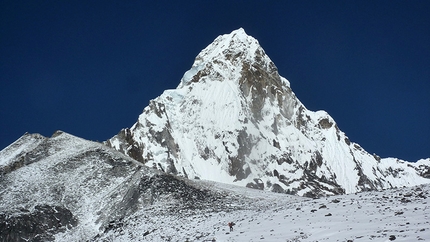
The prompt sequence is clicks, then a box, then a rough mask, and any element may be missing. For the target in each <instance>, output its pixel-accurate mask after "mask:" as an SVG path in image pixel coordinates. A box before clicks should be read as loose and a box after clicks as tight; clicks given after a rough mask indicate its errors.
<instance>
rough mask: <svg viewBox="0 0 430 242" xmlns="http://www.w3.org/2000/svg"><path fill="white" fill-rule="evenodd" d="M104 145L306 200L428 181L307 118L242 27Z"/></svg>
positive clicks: (159, 164) (415, 169) (326, 119)
mask: <svg viewBox="0 0 430 242" xmlns="http://www.w3.org/2000/svg"><path fill="white" fill-rule="evenodd" d="M106 143H107V144H108V145H109V146H111V147H114V148H115V149H117V150H120V151H122V152H124V153H125V154H127V155H129V156H131V157H133V158H134V159H136V160H138V161H141V162H142V163H144V164H146V165H148V166H150V167H154V168H158V169H160V170H162V171H165V172H168V173H173V174H176V175H180V176H184V177H187V178H199V179H207V180H212V181H217V182H223V183H231V184H236V185H241V186H248V187H253V188H258V189H264V190H270V191H275V192H282V193H289V194H297V195H303V196H321V195H326V194H330V195H332V194H342V193H353V192H357V191H366V190H376V189H385V188H391V187H398V186H404V185H418V184H423V183H428V182H429V181H430V180H429V179H428V174H429V173H430V171H429V164H427V163H428V162H429V161H424V162H423V164H421V163H416V164H409V163H408V162H404V161H399V160H397V159H380V158H379V157H377V156H374V155H370V154H369V153H367V152H366V151H365V150H364V149H363V148H361V146H360V145H358V144H355V143H353V142H351V141H350V140H349V138H348V137H347V136H346V135H345V133H343V132H342V131H341V130H340V129H339V127H338V125H337V124H336V122H335V120H334V119H333V118H332V117H330V115H329V114H328V113H326V112H324V111H317V112H313V111H310V110H307V109H306V107H305V106H304V105H303V104H302V103H301V102H300V100H299V99H298V98H297V97H296V95H295V94H294V93H293V91H292V89H291V88H290V85H289V82H288V81H287V80H286V79H285V78H283V77H281V76H280V75H279V74H278V70H277V68H276V66H275V64H274V63H273V62H272V61H271V60H270V58H269V57H268V56H267V55H266V53H265V52H264V50H263V48H262V47H261V46H260V45H259V43H258V41H257V40H256V39H254V38H253V37H251V36H248V35H247V34H246V33H245V31H244V30H243V29H238V30H235V31H233V32H231V33H230V34H225V35H221V36H219V37H217V38H216V39H215V40H214V41H213V43H211V44H210V45H208V46H207V47H206V48H205V49H203V50H202V51H201V52H200V53H199V54H198V56H197V57H196V59H195V62H194V64H193V65H192V67H191V69H190V70H188V71H187V72H186V73H185V74H184V76H183V78H182V80H181V82H180V84H179V86H178V87H177V88H176V89H174V90H166V91H165V92H164V93H163V94H162V95H160V96H159V97H157V98H156V99H154V100H151V102H150V104H149V106H147V107H146V108H145V109H144V111H143V113H142V114H141V115H140V116H139V119H138V121H137V122H136V123H135V124H134V125H133V126H132V127H131V128H130V129H124V130H122V131H120V133H119V134H118V135H116V136H114V137H113V138H112V139H110V140H108V141H107V142H106ZM424 163H426V164H424Z"/></svg>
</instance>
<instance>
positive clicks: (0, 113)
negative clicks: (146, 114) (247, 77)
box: [0, 0, 430, 161]
mask: <svg viewBox="0 0 430 242" xmlns="http://www.w3.org/2000/svg"><path fill="white" fill-rule="evenodd" d="M239 27H243V28H244V29H245V31H246V32H247V33H248V34H249V35H251V36H253V37H255V38H256V39H258V40H259V42H260V44H261V45H262V47H263V48H264V49H265V51H266V53H267V54H268V55H269V57H270V58H271V59H272V60H273V61H274V63H275V65H276V66H277V67H278V69H279V73H280V74H281V75H282V76H284V77H285V78H287V79H288V80H289V81H290V83H291V87H292V89H293V91H294V92H295V93H296V95H297V97H298V98H299V99H300V100H301V101H302V103H303V104H304V105H305V106H306V107H307V108H308V109H310V110H313V111H316V110H325V111H327V112H328V113H329V114H330V115H331V116H332V117H333V118H334V119H335V120H336V122H337V124H338V126H339V128H340V129H341V130H342V131H344V132H345V133H346V135H347V136H348V137H349V138H350V140H351V141H353V142H356V143H359V144H360V145H361V146H362V147H363V148H364V149H366V150H367V151H368V152H370V153H376V154H378V155H380V156H381V157H397V158H400V159H404V160H409V161H415V160H418V159H420V158H427V157H430V1H427V0H425V1H424V0H423V1H420V0H414V1H403V0H402V1H391V0H390V1H353V0H350V1H317V0H315V1H67V0H64V1H50V0H46V1H19V0H12V1H9V0H3V1H1V2H0V149H3V148H4V147H6V146H7V145H9V144H10V143H12V142H13V141H15V140H16V139H18V138H19V137H20V136H21V135H23V134H24V133H25V132H29V133H40V134H42V135H45V136H51V134H52V133H53V132H54V131H56V130H63V131H65V132H68V133H71V134H74V135H77V136H80V137H82V138H85V139H89V140H98V141H104V140H106V139H108V138H110V137H112V136H114V135H115V134H117V133H118V132H119V131H120V129H121V128H125V127H130V126H132V125H133V124H134V123H135V122H136V121H137V118H138V116H139V114H140V113H141V112H142V110H143V108H145V107H146V106H147V105H148V103H149V100H150V99H153V98H155V97H157V96H159V95H160V94H161V93H162V92H163V90H165V89H172V88H176V86H177V85H178V84H179V82H180V79H181V78H182V76H183V74H184V73H185V72H186V71H187V70H188V69H190V67H191V65H192V63H193V61H194V58H195V57H196V55H197V54H198V53H199V52H200V50H202V49H203V48H204V47H206V46H207V45H208V44H210V43H211V42H212V41H213V40H214V39H215V38H216V37H217V36H218V35H221V34H226V33H230V32H231V31H232V30H235V29H237V28H239Z"/></svg>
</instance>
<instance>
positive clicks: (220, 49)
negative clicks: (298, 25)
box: [179, 28, 289, 87]
mask: <svg viewBox="0 0 430 242" xmlns="http://www.w3.org/2000/svg"><path fill="white" fill-rule="evenodd" d="M249 70H256V71H259V72H266V73H273V74H274V75H278V74H277V68H276V66H275V64H274V63H273V62H272V61H271V60H270V58H269V57H268V56H267V55H266V53H265V52H264V50H263V48H261V46H260V44H259V43H258V41H257V40H256V39H255V38H253V37H251V36H249V35H247V34H246V33H245V31H244V30H243V29H242V28H240V29H238V30H235V31H233V32H231V33H230V34H224V35H220V36H218V37H217V38H216V39H215V40H214V41H213V42H212V43H211V44H210V45H208V46H207V47H206V48H205V49H203V50H202V51H201V52H200V53H199V54H198V55H197V57H196V59H195V61H194V64H193V66H192V68H191V69H190V70H189V71H187V72H186V73H185V74H184V76H183V78H182V80H181V83H180V85H179V87H182V86H185V85H188V84H189V83H191V82H197V81H202V80H203V81H205V80H206V79H208V78H204V77H206V76H209V77H210V80H217V81H224V80H238V79H239V77H240V75H242V72H246V71H249ZM283 82H284V83H283V85H287V86H289V82H288V81H287V80H285V79H284V80H283Z"/></svg>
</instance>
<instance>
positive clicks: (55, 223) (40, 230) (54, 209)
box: [0, 204, 78, 242]
mask: <svg viewBox="0 0 430 242" xmlns="http://www.w3.org/2000/svg"><path fill="white" fill-rule="evenodd" d="M77 223H78V221H77V219H76V218H75V217H74V216H73V214H72V213H71V212H70V210H68V209H66V208H64V207H61V206H51V205H47V204H45V205H37V206H35V207H34V209H33V211H32V212H30V211H28V210H21V211H19V212H18V213H1V214H0V241H9V242H12V241H52V240H54V236H53V235H54V234H56V233H58V232H63V231H65V230H66V229H70V228H71V227H73V226H76V225H77Z"/></svg>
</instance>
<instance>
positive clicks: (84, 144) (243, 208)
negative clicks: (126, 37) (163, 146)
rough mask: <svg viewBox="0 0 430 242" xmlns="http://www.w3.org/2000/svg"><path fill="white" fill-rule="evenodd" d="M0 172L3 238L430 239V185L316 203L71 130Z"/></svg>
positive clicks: (23, 141) (22, 148)
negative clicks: (167, 165) (126, 151)
mask: <svg viewBox="0 0 430 242" xmlns="http://www.w3.org/2000/svg"><path fill="white" fill-rule="evenodd" d="M0 174H1V177H0V241H52V240H55V241H182V242H183V241H247V242H249V241H355V242H357V241H370V240H371V241H389V240H396V241H420V240H430V231H429V225H430V224H429V221H430V220H429V219H428V218H429V211H430V207H429V199H430V198H429V196H430V186H429V185H428V184H427V185H421V186H416V187H405V188H399V189H390V190H384V191H373V192H363V193H357V194H349V195H341V196H331V197H323V198H319V199H311V198H305V197H299V196H292V195H287V194H279V193H273V192H268V191H261V190H258V189H250V188H244V187H239V186H234V185H228V184H222V183H216V182H210V181H203V180H190V179H185V178H180V177H177V176H173V175H169V174H166V173H163V172H160V171H158V170H157V169H152V168H148V167H146V166H144V165H143V164H141V163H139V162H136V161H135V160H133V159H131V158H129V157H128V156H125V155H123V154H121V153H120V152H118V151H115V150H113V149H111V148H109V147H106V146H104V145H102V144H100V143H95V142H90V141H86V140H84V139H81V138H78V137H75V136H73V135H70V134H67V133H63V132H56V133H55V134H54V135H53V136H52V137H50V138H46V137H43V136H41V135H37V134H26V135H24V136H23V137H21V138H20V139H19V140H17V141H16V142H14V143H13V144H11V145H10V146H9V147H7V148H6V149H4V150H2V151H0ZM230 221H233V222H235V223H236V225H235V227H234V231H233V232H229V229H228V227H227V223H228V222H230Z"/></svg>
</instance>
